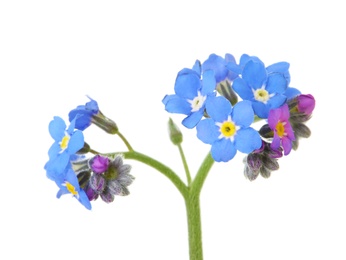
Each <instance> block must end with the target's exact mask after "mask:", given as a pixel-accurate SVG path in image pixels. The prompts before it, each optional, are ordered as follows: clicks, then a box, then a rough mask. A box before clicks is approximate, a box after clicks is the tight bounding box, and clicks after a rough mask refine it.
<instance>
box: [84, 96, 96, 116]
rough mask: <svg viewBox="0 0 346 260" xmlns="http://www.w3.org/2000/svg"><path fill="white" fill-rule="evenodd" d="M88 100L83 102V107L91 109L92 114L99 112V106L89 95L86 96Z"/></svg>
mask: <svg viewBox="0 0 346 260" xmlns="http://www.w3.org/2000/svg"><path fill="white" fill-rule="evenodd" d="M87 97H88V98H89V99H90V101H89V102H87V103H86V104H85V109H87V110H89V111H91V112H92V113H93V114H97V113H98V112H99V106H98V104H97V102H96V101H95V100H94V99H92V98H91V97H89V96H87Z"/></svg>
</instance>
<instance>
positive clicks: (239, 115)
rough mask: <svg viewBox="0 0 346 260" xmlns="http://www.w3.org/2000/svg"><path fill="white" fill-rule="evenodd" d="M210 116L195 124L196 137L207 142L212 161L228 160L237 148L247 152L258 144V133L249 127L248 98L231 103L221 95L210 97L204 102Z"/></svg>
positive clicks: (249, 104) (259, 143)
mask: <svg viewBox="0 0 346 260" xmlns="http://www.w3.org/2000/svg"><path fill="white" fill-rule="evenodd" d="M207 111H208V114H209V116H210V118H207V119H204V120H201V121H200V122H199V123H198V125H197V127H196V128H197V137H198V138H199V139H200V140H201V141H202V142H204V143H207V144H211V154H212V157H213V158H214V160H215V161H217V162H220V161H223V162H227V161H229V160H231V159H232V158H233V157H234V156H235V155H236V152H237V150H239V151H240V152H242V153H250V152H252V151H253V150H255V149H258V148H260V147H261V145H262V139H261V137H260V135H259V133H258V132H257V131H256V130H254V129H253V128H251V127H250V125H251V124H252V122H253V120H254V112H253V109H252V106H251V102H250V101H240V102H238V103H237V104H236V105H235V106H234V107H232V105H231V103H230V102H229V101H228V100H227V99H225V98H224V97H222V96H220V97H214V98H212V99H211V100H210V102H209V103H208V104H207Z"/></svg>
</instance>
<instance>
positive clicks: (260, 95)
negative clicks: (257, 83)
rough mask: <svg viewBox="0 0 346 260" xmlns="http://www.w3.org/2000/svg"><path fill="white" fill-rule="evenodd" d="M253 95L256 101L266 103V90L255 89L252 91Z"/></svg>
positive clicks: (267, 95)
mask: <svg viewBox="0 0 346 260" xmlns="http://www.w3.org/2000/svg"><path fill="white" fill-rule="evenodd" d="M254 96H255V99H256V100H257V101H260V102H263V103H264V104H266V103H267V101H268V100H269V98H270V95H269V93H268V91H267V90H265V89H263V88H260V89H256V90H255V91H254Z"/></svg>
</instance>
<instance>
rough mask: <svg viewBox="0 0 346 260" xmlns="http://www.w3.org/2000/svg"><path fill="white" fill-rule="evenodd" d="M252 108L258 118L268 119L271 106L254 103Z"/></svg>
mask: <svg viewBox="0 0 346 260" xmlns="http://www.w3.org/2000/svg"><path fill="white" fill-rule="evenodd" d="M252 108H253V110H254V112H255V115H257V116H258V117H260V118H268V112H269V106H266V105H265V104H264V103H262V102H258V101H254V102H252Z"/></svg>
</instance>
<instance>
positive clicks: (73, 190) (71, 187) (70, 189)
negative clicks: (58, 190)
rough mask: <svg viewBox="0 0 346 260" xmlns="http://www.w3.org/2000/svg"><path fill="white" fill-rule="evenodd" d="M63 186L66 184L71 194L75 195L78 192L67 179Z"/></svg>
mask: <svg viewBox="0 0 346 260" xmlns="http://www.w3.org/2000/svg"><path fill="white" fill-rule="evenodd" d="M65 186H66V189H67V190H68V191H69V192H70V193H72V194H73V195H75V196H77V195H78V192H77V191H76V188H75V187H74V186H73V185H72V184H71V183H69V182H68V181H66V182H65Z"/></svg>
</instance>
